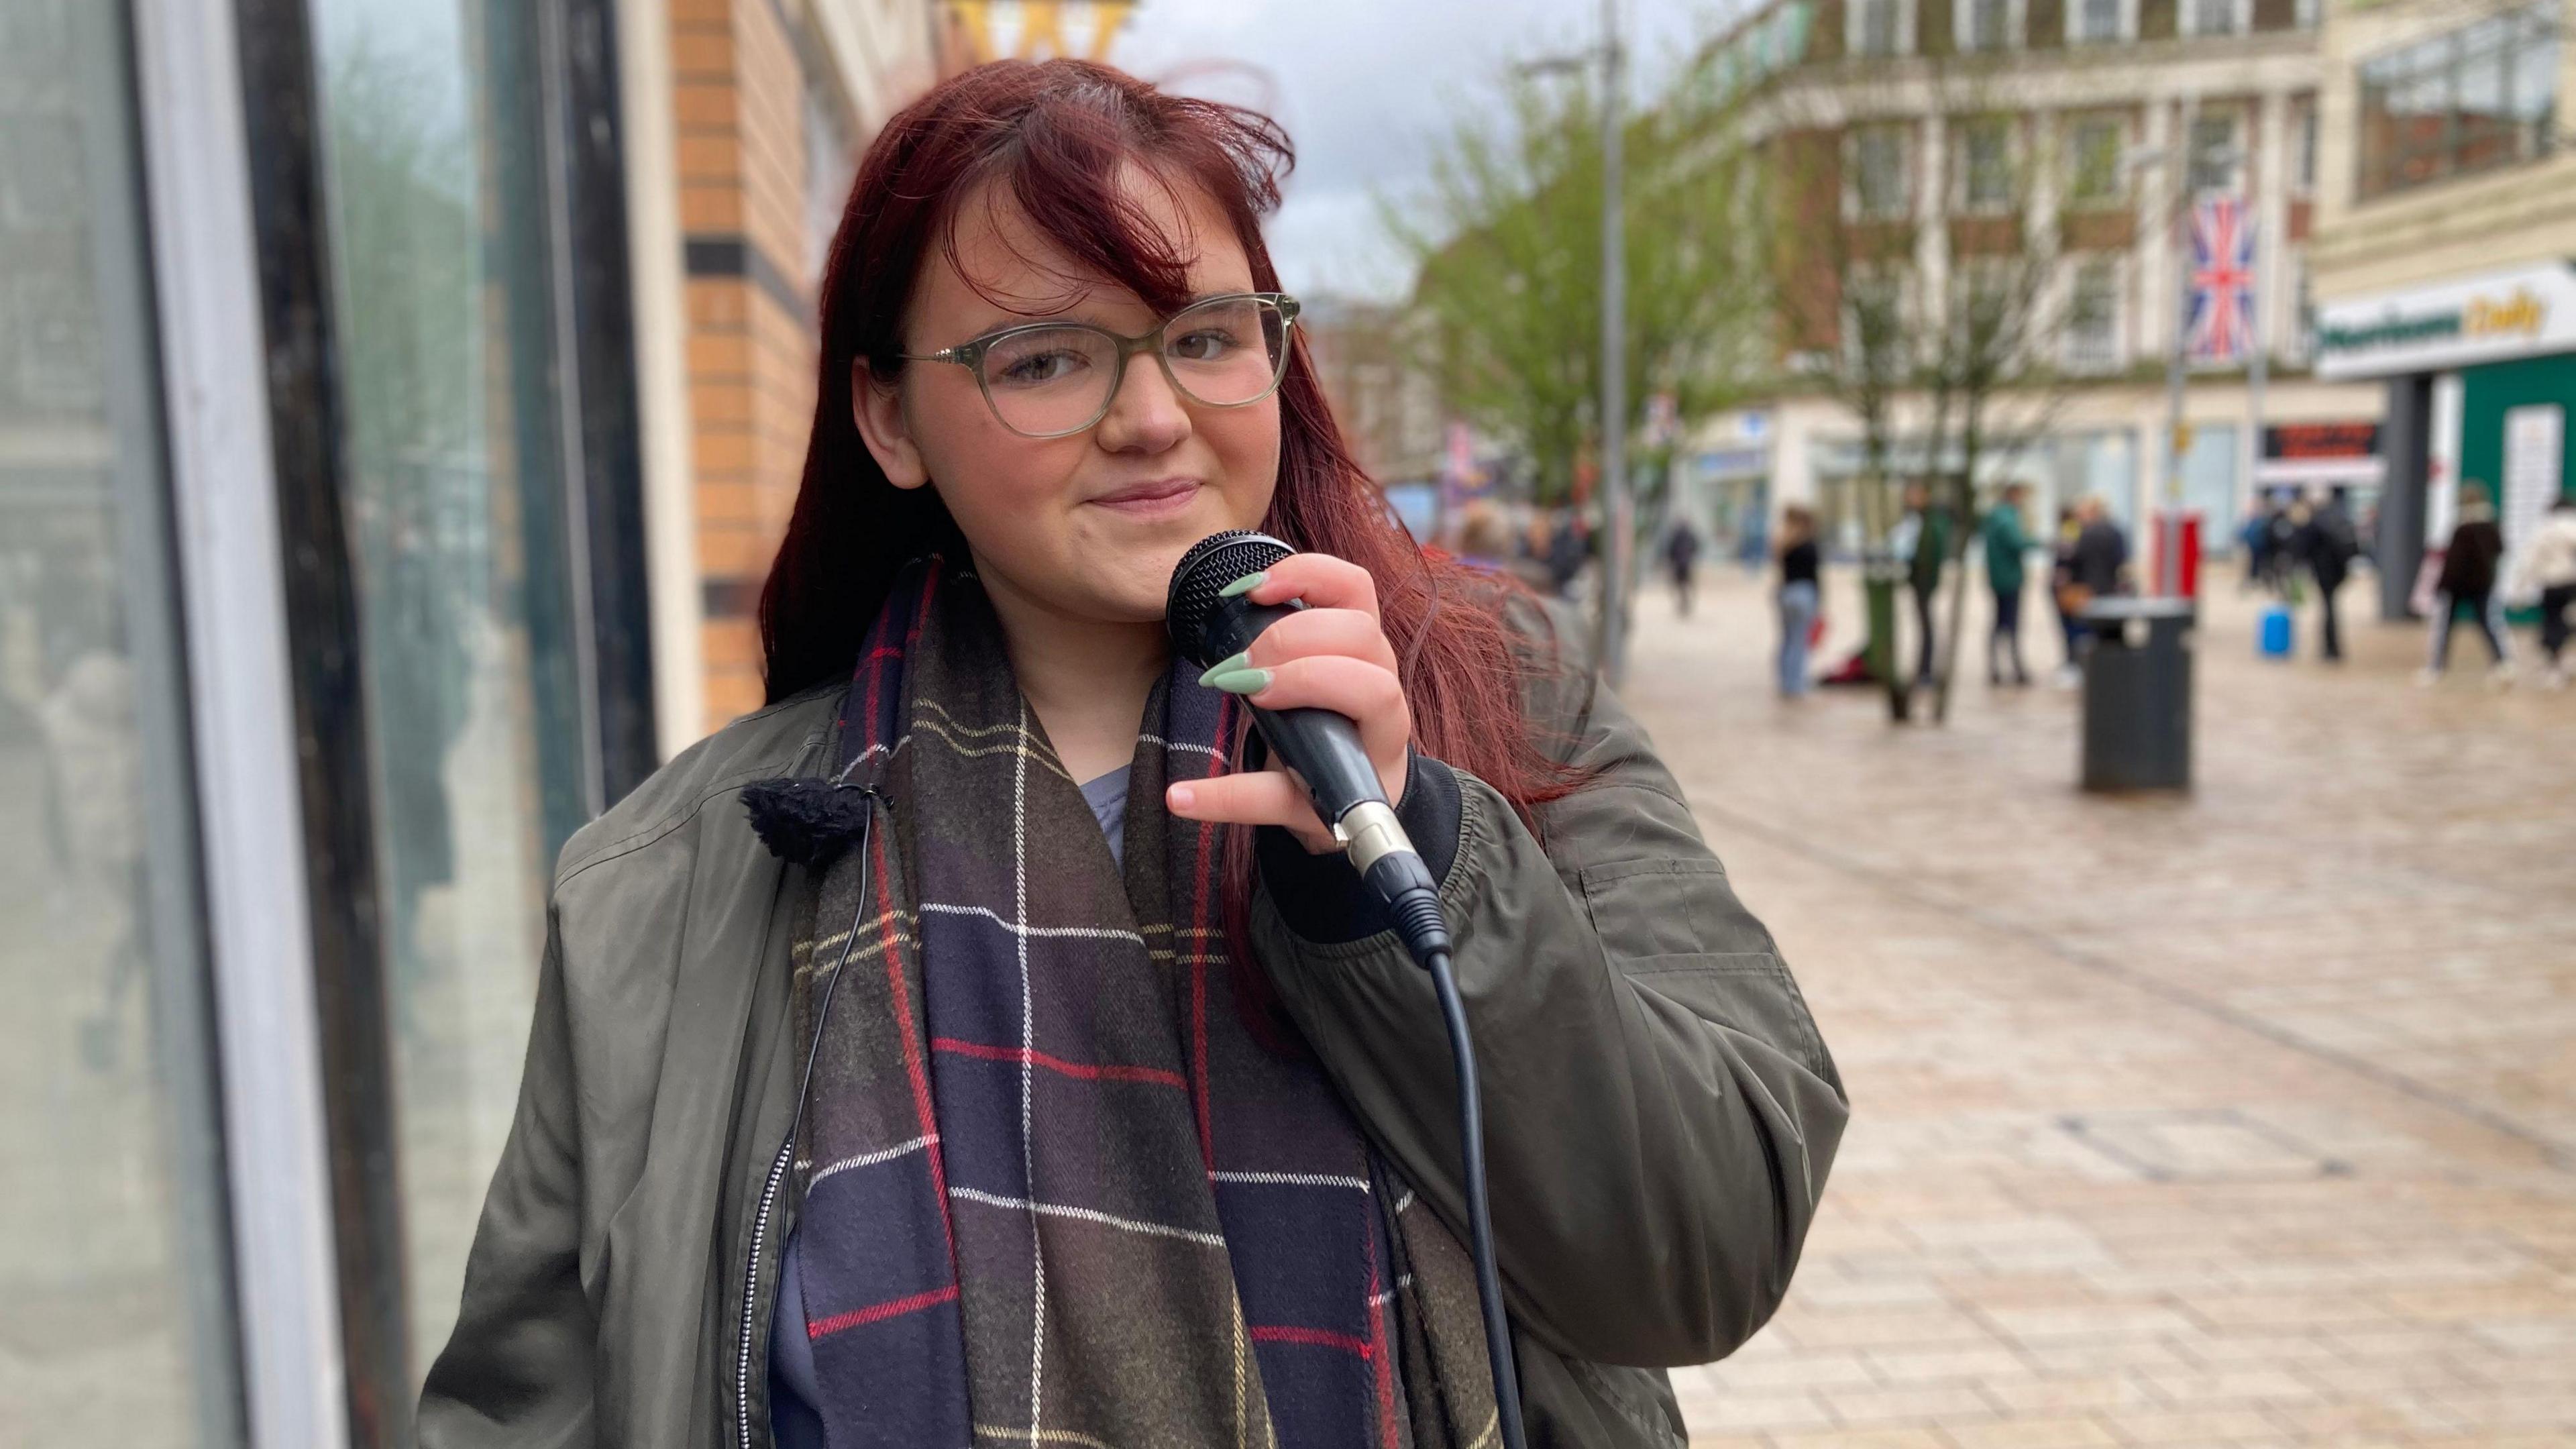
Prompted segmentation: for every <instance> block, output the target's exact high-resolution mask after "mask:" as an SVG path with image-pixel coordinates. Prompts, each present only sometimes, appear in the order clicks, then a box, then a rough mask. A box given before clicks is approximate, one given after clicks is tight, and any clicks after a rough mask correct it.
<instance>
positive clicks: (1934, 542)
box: [1900, 483, 1952, 689]
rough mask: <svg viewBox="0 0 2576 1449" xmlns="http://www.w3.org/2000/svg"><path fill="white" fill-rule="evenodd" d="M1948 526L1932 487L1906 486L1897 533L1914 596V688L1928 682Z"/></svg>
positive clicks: (1944, 510) (1944, 507) (1947, 550)
mask: <svg viewBox="0 0 2576 1449" xmlns="http://www.w3.org/2000/svg"><path fill="white" fill-rule="evenodd" d="M1951 526H1952V525H1951V518H1950V505H1948V504H1946V503H1936V502H1934V501H1933V500H1932V490H1931V489H1930V488H1928V487H1926V486H1924V485H1923V484H1921V483H1913V484H1908V485H1907V486H1906V489H1905V525H1904V529H1903V532H1902V533H1901V534H1900V537H1901V538H1903V539H1905V540H1906V546H1905V548H1904V549H1903V552H1904V553H1905V554H1906V567H1905V582H1906V588H1907V591H1908V592H1910V593H1911V594H1913V596H1914V634H1915V644H1916V649H1915V664H1914V684H1915V687H1916V688H1918V689H1925V688H1930V687H1931V684H1932V639H1933V627H1932V601H1933V596H1934V595H1936V594H1938V593H1939V592H1940V589H1941V566H1942V565H1943V564H1944V563H1945V562H1947V561H1948V559H1949V557H1950V529H1951Z"/></svg>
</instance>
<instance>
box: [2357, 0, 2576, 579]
mask: <svg viewBox="0 0 2576 1449" xmlns="http://www.w3.org/2000/svg"><path fill="white" fill-rule="evenodd" d="M2566 28H2567V20H2566V10H2565V6H2564V4H2563V3H2562V0H2540V3H2532V0H2519V3H2459V0H2392V3H2387V4H2375V5H2359V4H2350V3H2336V4H2334V5H2333V6H2332V7H2331V8H2330V9H2329V10H2328V11H2327V13H2326V21H2325V27H2324V37H2323V40H2324V44H2323V61H2324V76H2323V91H2322V103H2321V106H2320V113H2321V117H2322V130H2321V135H2320V140H2319V148H2318V152H2319V162H2320V173H2321V176H2320V179H2321V186H2320V190H2319V207H2318V232H2317V238H2316V245H2315V266H2316V291H2317V301H2318V307H2319V314H2320V315H2319V323H2318V329H2317V343H2318V353H2319V356H2318V371H2319V372H2320V373H2321V374H2324V375H2327V376H2331V377H2338V378H2351V379H2360V380H2368V381H2370V382H2371V383H2372V384H2373V385H2377V386H2381V387H2384V388H2385V389H2386V392H2387V401H2386V404H2385V406H2386V412H2387V426H2386V430H2385V431H2386V435H2387V440H2388V442H2387V452H2388V465H2389V476H2390V483H2389V506H2388V507H2387V508H2385V509H2384V510H2383V512H2382V530H2381V535H2380V539H2379V546H2380V556H2381V558H2382V560H2383V563H2384V565H2385V566H2384V567H2383V569H2382V590H2383V593H2382V598H2381V604H2382V608H2383V611H2384V612H2385V613H2387V614H2388V615H2389V616H2391V617H2397V616H2400V615H2402V614H2403V613H2405V612H2406V610H2407V607H2408V602H2409V599H2408V596H2409V593H2410V591H2411V588H2412V584H2413V581H2414V578H2415V575H2416V569H2417V563H2418V561H2419V560H2420V559H2421V558H2422V556H2423V554H2424V552H2425V550H2426V549H2427V547H2434V548H2438V547H2440V546H2441V545H2442V543H2443V542H2444V540H2445V539H2447V537H2448V536H2449V532H2450V527H2451V524H2452V521H2453V520H2454V518H2455V516H2456V505H2457V500H2458V494H2459V485H2461V484H2464V483H2471V482H2474V483H2477V484H2479V485H2481V486H2482V488H2483V489H2484V491H2485V492H2486V495H2487V497H2488V498H2489V499H2490V500H2491V501H2492V502H2494V503H2495V504H2496V505H2497V506H2498V508H2499V512H2500V515H2501V519H2502V522H2503V524H2504V527H2505V533H2506V541H2507V546H2508V547H2511V546H2512V544H2513V543H2514V542H2515V541H2516V540H2517V539H2518V538H2519V536H2520V535H2522V534H2523V533H2524V532H2526V531H2527V530H2528V529H2530V528H2531V527H2532V526H2533V525H2534V523H2535V522H2536V520H2537V518H2538V516H2539V514H2540V513H2541V512H2542V511H2544V510H2545V509H2546V508H2547V507H2548V505H2549V503H2550V502H2551V501H2552V500H2554V499H2556V498H2558V497H2560V496H2561V495H2563V494H2564V493H2566V492H2567V491H2568V490H2569V488H2570V486H2571V480H2576V434H2571V433H2570V431H2569V428H2568V425H2567V423H2568V418H2567V414H2568V410H2569V409H2570V408H2571V407H2576V146H2571V145H2570V144H2569V137H2568V132H2567V121H2566V110H2565V107H2566V103H2567V97H2568V96H2569V95H2570V94H2576V46H2570V45H2569V44H2567V42H2566Z"/></svg>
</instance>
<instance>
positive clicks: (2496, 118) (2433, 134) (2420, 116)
mask: <svg viewBox="0 0 2576 1449" xmlns="http://www.w3.org/2000/svg"><path fill="white" fill-rule="evenodd" d="M2559 54H2560V51H2559V38H2558V20H2557V14H2556V7H2555V6H2554V5H2535V6H2530V7H2526V8H2524V9H2521V10H2516V11H2511V12H2508V13H2506V14H2503V15H2496V16H2490V17H2488V18H2487V19H2485V20H2481V21H2479V22H2477V23H2476V24H2474V25H2468V26H2463V27H2461V28H2460V29H2458V30H2454V31H2450V32H2448V33H2446V34H2443V35H2438V36H2435V37H2433V38H2431V39H2429V40H2424V41H2419V42H2417V43H2416V44H2413V45H2410V46H2407V47H2405V48H2404V49H2401V50H2397V51H2393V52H2390V53H2389V54H2386V55H2381V56H2377V57H2374V58H2372V59H2370V60H2367V61H2365V62H2363V64H2362V66H2361V77H2360V79H2361V85H2360V95H2361V105H2360V126H2361V133H2360V135H2359V136H2357V137H2356V138H2355V151H2356V154H2357V156H2358V158H2359V172H2360V174H2359V176H2358V177H2357V180H2356V189H2357V192H2358V195H2359V196H2360V198H2361V199H2363V200H2368V199H2369V198H2371V197H2375V196H2384V195H2387V194H2389V193H2391V192H2396V191H2404V190H2407V189H2409V188H2412V187H2417V186H2425V185H2430V184H2432V183H2434V182H2437V181H2443V180H2447V179H2449V178H2451V177H2454V176H2466V175H2473V174H2476V173H2478V172H2482V171H2489V170H2493V169H2495V168H2497V167H2499V166H2510V165H2514V164H2517V163H2519V162H2523V161H2528V160H2531V159H2533V158H2535V157H2538V156H2542V155H2546V154H2548V152H2549V151H2550V149H2551V147H2552V145H2553V144H2554V141H2555V132H2556V129H2557V116H2558V57H2559Z"/></svg>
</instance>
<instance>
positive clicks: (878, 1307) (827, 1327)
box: [805, 1283, 957, 1341]
mask: <svg viewBox="0 0 2576 1449" xmlns="http://www.w3.org/2000/svg"><path fill="white" fill-rule="evenodd" d="M956 1297H957V1285H956V1284H954V1283H952V1284H950V1285H948V1286H947V1287H945V1288H933V1289H931V1290H930V1291H929V1292H927V1293H915V1294H913V1295H912V1296H911V1297H909V1298H897V1299H895V1300H894V1301H893V1302H891V1303H878V1304H873V1305H870V1306H869V1307H866V1308H857V1309H852V1310H851V1311H850V1312H848V1313H835V1314H833V1315H832V1316H831V1317H829V1318H821V1319H816V1320H815V1321H814V1322H812V1323H809V1324H806V1325H805V1337H806V1338H807V1339H808V1340H809V1341H810V1340H813V1339H817V1338H822V1337H824V1336H826V1335H828V1334H834V1333H839V1332H840V1331H841V1330H843V1329H845V1328H857V1327H860V1326H862V1325H864V1324H870V1323H877V1322H880V1321H882V1320H885V1319H888V1318H899V1317H901V1316H903V1315H904V1314H907V1313H911V1312H914V1311H916V1310H918V1309H923V1308H932V1307H936V1306H938V1305H939V1304H942V1303H949V1302H953V1301H955V1300H956Z"/></svg>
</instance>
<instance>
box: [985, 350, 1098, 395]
mask: <svg viewBox="0 0 2576 1449" xmlns="http://www.w3.org/2000/svg"><path fill="white" fill-rule="evenodd" d="M1084 365H1085V361H1084V358H1083V356H1082V354H1081V353H1079V352H1075V351H1072V350H1070V349H1067V348H1050V349H1049V350H1047V351H1044V352H1032V353H1030V354H1028V355H1027V356H1025V357H1015V358H1012V359H1011V360H1010V361H1008V362H1006V363H1004V364H1003V365H1002V367H1001V369H1000V370H999V372H998V374H997V376H998V377H999V378H1000V380H1001V381H1003V382H1008V383H1015V384H1018V385H1019V386H1022V387H1029V386H1034V385H1036V384H1038V383H1045V382H1060V381H1062V380H1064V379H1065V378H1067V377H1071V376H1072V375H1073V374H1074V373H1076V372H1079V371H1081V370H1082V368H1083V367H1084Z"/></svg>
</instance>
